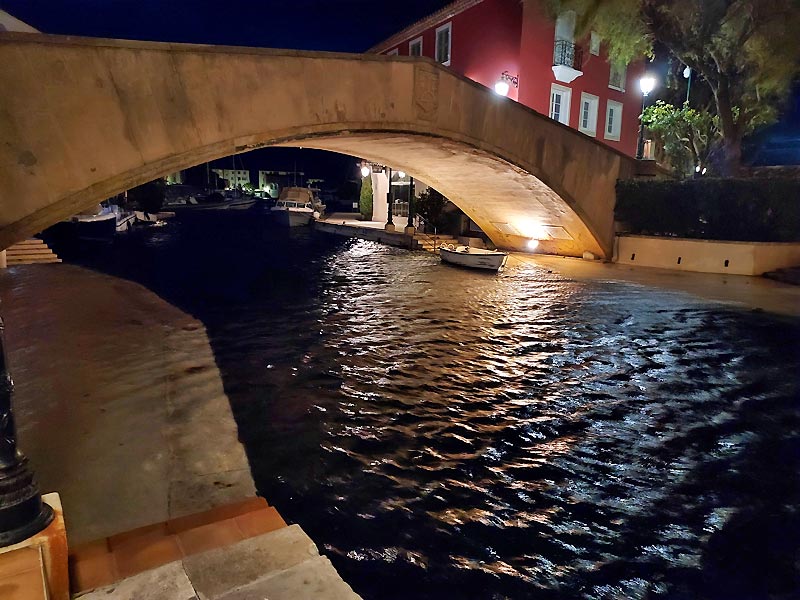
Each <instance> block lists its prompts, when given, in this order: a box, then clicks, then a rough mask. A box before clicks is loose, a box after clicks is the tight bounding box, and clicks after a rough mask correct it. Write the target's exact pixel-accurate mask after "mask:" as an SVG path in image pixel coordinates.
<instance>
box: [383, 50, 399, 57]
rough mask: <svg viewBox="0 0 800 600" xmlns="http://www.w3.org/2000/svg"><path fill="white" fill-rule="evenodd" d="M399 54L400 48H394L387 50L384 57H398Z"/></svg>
mask: <svg viewBox="0 0 800 600" xmlns="http://www.w3.org/2000/svg"><path fill="white" fill-rule="evenodd" d="M399 54H400V48H395V49H394V50H389V52H387V53H386V56H398V55H399Z"/></svg>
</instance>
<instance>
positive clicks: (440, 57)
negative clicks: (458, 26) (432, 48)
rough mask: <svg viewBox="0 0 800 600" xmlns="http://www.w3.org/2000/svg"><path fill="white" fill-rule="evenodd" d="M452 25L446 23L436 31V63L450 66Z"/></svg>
mask: <svg viewBox="0 0 800 600" xmlns="http://www.w3.org/2000/svg"><path fill="white" fill-rule="evenodd" d="M452 33H453V24H452V23H446V24H444V25H442V26H441V27H438V28H437V29H436V62H440V63H442V64H443V65H444V66H445V67H449V66H450V58H451V46H452Z"/></svg>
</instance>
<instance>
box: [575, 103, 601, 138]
mask: <svg viewBox="0 0 800 600" xmlns="http://www.w3.org/2000/svg"><path fill="white" fill-rule="evenodd" d="M599 105H600V99H599V98H598V97H597V96H595V95H593V94H587V93H586V92H583V93H582V94H581V112H580V115H578V130H579V131H580V132H582V133H585V134H586V135H590V136H592V137H594V136H596V135H597V107H598V106H599Z"/></svg>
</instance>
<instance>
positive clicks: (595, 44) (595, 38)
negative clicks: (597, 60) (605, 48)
mask: <svg viewBox="0 0 800 600" xmlns="http://www.w3.org/2000/svg"><path fill="white" fill-rule="evenodd" d="M589 52H591V53H592V54H594V55H595V56H600V35H599V34H598V33H597V32H596V31H593V32H592V37H591V39H590V40H589Z"/></svg>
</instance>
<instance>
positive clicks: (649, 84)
mask: <svg viewBox="0 0 800 600" xmlns="http://www.w3.org/2000/svg"><path fill="white" fill-rule="evenodd" d="M639 89H640V90H642V114H641V116H640V117H639V144H638V146H637V147H636V159H637V160H642V159H643V158H644V109H645V103H646V102H647V97H648V96H649V95H650V92H652V91H653V90H654V89H656V78H655V77H653V76H652V75H645V76H644V77H642V78H641V79H640V80H639Z"/></svg>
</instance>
